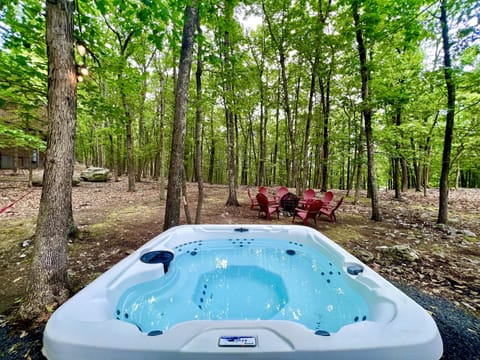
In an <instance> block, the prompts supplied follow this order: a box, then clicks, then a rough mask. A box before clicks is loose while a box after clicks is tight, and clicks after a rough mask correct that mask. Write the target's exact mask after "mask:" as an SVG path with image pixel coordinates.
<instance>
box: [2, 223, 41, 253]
mask: <svg viewBox="0 0 480 360" xmlns="http://www.w3.org/2000/svg"><path fill="white" fill-rule="evenodd" d="M0 226H1V228H2V231H1V232H0V251H1V252H3V251H4V250H7V249H9V248H11V247H12V245H13V244H18V243H21V242H22V241H24V240H26V239H29V238H31V237H32V236H33V235H34V234H35V227H36V220H35V219H33V218H32V219H28V218H27V219H20V220H9V221H8V222H2V224H1V225H0Z"/></svg>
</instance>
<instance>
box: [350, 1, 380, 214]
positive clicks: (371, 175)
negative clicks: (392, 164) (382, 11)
mask: <svg viewBox="0 0 480 360" xmlns="http://www.w3.org/2000/svg"><path fill="white" fill-rule="evenodd" d="M358 3H359V0H353V3H352V13H353V21H354V25H355V33H356V39H357V46H358V56H359V59H360V75H361V78H362V101H363V109H362V113H363V119H364V121H365V138H366V140H367V161H368V165H367V168H368V186H369V190H370V196H371V203H372V216H371V218H372V220H375V221H380V220H381V219H382V217H381V215H380V208H379V205H378V189H377V181H376V175H375V158H374V151H373V130H372V106H371V104H370V94H369V80H370V71H369V69H368V66H367V48H366V46H365V42H364V39H363V37H364V35H363V31H362V25H361V24H360V15H359V10H358Z"/></svg>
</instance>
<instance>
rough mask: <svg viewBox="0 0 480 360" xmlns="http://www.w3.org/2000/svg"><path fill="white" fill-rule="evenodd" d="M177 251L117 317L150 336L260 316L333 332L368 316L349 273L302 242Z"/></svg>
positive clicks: (196, 244)
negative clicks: (187, 324)
mask: <svg viewBox="0 0 480 360" xmlns="http://www.w3.org/2000/svg"><path fill="white" fill-rule="evenodd" d="M173 251H174V252H175V258H174V260H173V262H172V263H171V264H170V267H169V270H168V272H167V273H166V274H165V275H164V276H161V277H159V278H158V279H156V280H152V281H148V282H143V283H139V284H137V285H134V286H132V287H131V288H129V289H128V290H127V291H125V293H124V294H122V296H121V297H120V299H119V301H118V304H117V307H116V310H115V311H116V314H115V315H116V318H117V319H119V320H122V321H127V322H130V323H133V324H135V325H136V326H137V327H138V328H139V329H140V330H141V331H143V332H146V333H150V334H159V333H161V332H165V331H166V330H168V329H169V328H170V327H172V326H173V325H175V324H178V323H180V322H184V321H190V320H257V319H259V320H289V321H295V322H299V323H301V324H303V325H305V326H306V327H307V328H310V329H312V330H313V331H320V332H325V331H326V332H328V333H332V332H336V331H338V330H339V329H340V328H341V327H342V326H344V325H347V324H350V323H354V322H359V321H365V320H367V319H369V316H370V314H369V308H368V305H367V303H366V301H365V300H364V299H363V298H362V297H361V296H360V295H359V294H358V293H356V292H355V291H354V290H353V289H352V288H351V287H350V286H349V285H348V283H347V281H346V277H347V276H348V275H347V274H345V273H344V271H343V269H341V268H338V267H337V266H335V264H334V262H333V261H332V260H329V259H328V258H327V257H326V256H325V255H323V254H322V253H321V252H320V251H318V250H316V249H315V248H313V247H309V246H307V245H304V244H302V243H297V242H293V241H284V240H280V239H271V240H270V239H253V238H252V239H250V238H241V239H240V238H237V239H225V240H216V239H208V240H198V241H193V242H186V243H184V244H181V245H178V246H176V247H175V248H173ZM151 266H162V264H151Z"/></svg>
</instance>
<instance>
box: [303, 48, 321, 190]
mask: <svg viewBox="0 0 480 360" xmlns="http://www.w3.org/2000/svg"><path fill="white" fill-rule="evenodd" d="M317 68H318V51H316V52H315V58H314V60H313V64H312V73H311V75H310V91H309V95H308V110H307V122H306V124H305V140H304V143H303V167H302V176H301V177H302V186H301V187H302V190H303V189H306V188H307V186H308V183H307V181H308V179H309V176H308V169H309V161H308V153H309V151H308V149H309V144H310V130H311V125H312V117H313V96H314V95H315V80H316V74H317Z"/></svg>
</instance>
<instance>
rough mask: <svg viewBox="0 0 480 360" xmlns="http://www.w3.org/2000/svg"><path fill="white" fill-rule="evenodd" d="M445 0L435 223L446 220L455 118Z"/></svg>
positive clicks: (441, 12) (442, 19) (441, 15)
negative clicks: (443, 105)
mask: <svg viewBox="0 0 480 360" xmlns="http://www.w3.org/2000/svg"><path fill="white" fill-rule="evenodd" d="M447 20H448V18H447V0H442V3H441V5H440V24H441V26H442V42H443V66H444V76H445V85H446V87H447V124H446V125H445V137H444V141H443V156H442V172H441V175H440V199H439V205H438V218H437V223H439V224H446V223H447V221H448V174H449V172H450V154H451V152H452V139H453V125H454V119H455V83H454V80H453V74H452V73H453V69H452V60H451V57H450V40H449V36H448V21H447Z"/></svg>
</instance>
